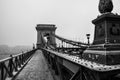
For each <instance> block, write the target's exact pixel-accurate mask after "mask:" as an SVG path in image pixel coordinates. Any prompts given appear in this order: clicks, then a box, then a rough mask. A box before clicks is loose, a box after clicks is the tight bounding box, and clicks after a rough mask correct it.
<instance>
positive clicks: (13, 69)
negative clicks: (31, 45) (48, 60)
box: [0, 49, 36, 80]
mask: <svg viewBox="0 0 120 80" xmlns="http://www.w3.org/2000/svg"><path fill="white" fill-rule="evenodd" d="M35 51H36V49H34V50H31V51H28V52H25V53H20V54H17V55H10V57H8V58H5V59H2V60H0V80H6V78H11V79H12V78H13V77H14V76H15V75H16V74H17V73H18V72H19V71H20V70H21V69H22V68H23V67H24V65H25V64H26V63H27V62H28V61H29V60H30V58H31V57H32V55H33V54H34V53H35Z"/></svg>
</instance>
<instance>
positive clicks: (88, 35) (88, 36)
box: [86, 34, 90, 45]
mask: <svg viewBox="0 0 120 80" xmlns="http://www.w3.org/2000/svg"><path fill="white" fill-rule="evenodd" d="M86 36H87V39H88V45H90V40H89V39H90V34H86Z"/></svg>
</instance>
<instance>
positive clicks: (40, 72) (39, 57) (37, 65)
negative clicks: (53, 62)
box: [15, 50, 54, 80]
mask: <svg viewBox="0 0 120 80" xmlns="http://www.w3.org/2000/svg"><path fill="white" fill-rule="evenodd" d="M15 80H54V77H53V75H52V74H51V71H50V69H49V67H48V65H47V62H46V60H45V58H44V56H43V54H42V51H40V50H37V51H36V53H35V54H34V56H33V57H32V58H31V60H30V61H29V62H28V63H27V65H26V66H25V67H24V68H23V70H22V71H21V72H20V73H19V74H18V75H17V76H16V78H15Z"/></svg>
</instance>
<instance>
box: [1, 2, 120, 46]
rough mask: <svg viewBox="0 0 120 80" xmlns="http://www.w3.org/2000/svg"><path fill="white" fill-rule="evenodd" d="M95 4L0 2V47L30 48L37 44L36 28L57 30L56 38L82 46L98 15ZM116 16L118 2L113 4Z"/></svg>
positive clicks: (92, 29) (118, 7) (118, 10)
mask: <svg viewBox="0 0 120 80" xmlns="http://www.w3.org/2000/svg"><path fill="white" fill-rule="evenodd" d="M98 2H99V0H0V44H7V45H9V46H15V45H32V44H33V43H36V41H37V32H36V30H35V27H36V24H46V23H51V24H55V25H56V26H57V30H56V34H57V35H60V36H62V37H65V38H68V39H73V38H74V40H78V39H79V40H81V41H85V42H86V34H87V33H90V34H91V40H92V39H93V34H94V25H93V24H92V23H91V21H92V20H93V19H95V18H96V17H97V15H100V13H99V12H98ZM113 4H114V10H113V12H114V13H118V14H120V0H113Z"/></svg>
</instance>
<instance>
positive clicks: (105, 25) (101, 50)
mask: <svg viewBox="0 0 120 80" xmlns="http://www.w3.org/2000/svg"><path fill="white" fill-rule="evenodd" d="M92 23H93V24H95V34H94V41H93V44H92V45H91V46H89V48H88V49H87V50H85V52H84V53H83V58H85V59H87V60H90V61H93V62H97V63H101V64H107V65H116V64H120V15H115V14H113V13H105V14H103V15H101V16H99V17H97V18H96V19H94V20H93V21H92Z"/></svg>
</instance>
